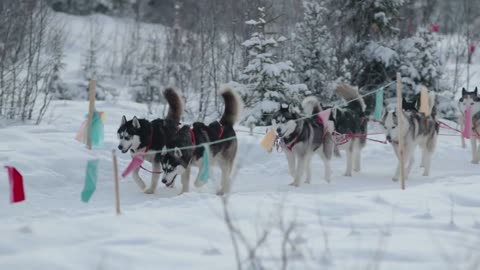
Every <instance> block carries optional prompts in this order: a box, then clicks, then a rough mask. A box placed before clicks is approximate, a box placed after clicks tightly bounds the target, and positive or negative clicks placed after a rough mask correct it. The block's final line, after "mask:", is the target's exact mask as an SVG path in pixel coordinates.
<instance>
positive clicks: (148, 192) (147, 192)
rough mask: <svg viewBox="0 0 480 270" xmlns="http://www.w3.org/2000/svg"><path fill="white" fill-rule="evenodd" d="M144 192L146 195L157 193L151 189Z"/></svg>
mask: <svg viewBox="0 0 480 270" xmlns="http://www.w3.org/2000/svg"><path fill="white" fill-rule="evenodd" d="M143 192H144V193H145V194H153V193H155V189H153V188H151V187H149V188H146V189H145V190H143Z"/></svg>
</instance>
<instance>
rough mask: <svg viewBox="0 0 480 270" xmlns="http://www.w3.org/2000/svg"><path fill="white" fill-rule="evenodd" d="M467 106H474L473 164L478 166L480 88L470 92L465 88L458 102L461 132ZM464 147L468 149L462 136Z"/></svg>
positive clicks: (479, 154) (479, 158)
mask: <svg viewBox="0 0 480 270" xmlns="http://www.w3.org/2000/svg"><path fill="white" fill-rule="evenodd" d="M467 106H472V128H473V133H472V137H471V138H470V143H471V145H472V163H473V164H478V163H479V162H480V147H478V145H477V141H478V138H477V137H478V134H480V96H478V88H477V87H475V90H474V91H472V92H468V91H467V90H466V89H465V88H463V89H462V96H461V97H460V100H459V101H458V107H459V110H460V116H459V118H458V122H459V123H460V127H461V130H463V129H464V125H465V124H464V121H465V110H466V108H467ZM462 147H464V148H465V147H466V145H465V138H464V137H463V136H462Z"/></svg>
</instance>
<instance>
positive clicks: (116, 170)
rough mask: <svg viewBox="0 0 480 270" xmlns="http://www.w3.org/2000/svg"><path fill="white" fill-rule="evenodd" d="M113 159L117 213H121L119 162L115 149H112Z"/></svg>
mask: <svg viewBox="0 0 480 270" xmlns="http://www.w3.org/2000/svg"><path fill="white" fill-rule="evenodd" d="M112 160H113V181H114V183H115V209H116V211H117V215H120V214H121V212H120V188H119V184H118V164H117V155H116V152H115V149H114V150H112Z"/></svg>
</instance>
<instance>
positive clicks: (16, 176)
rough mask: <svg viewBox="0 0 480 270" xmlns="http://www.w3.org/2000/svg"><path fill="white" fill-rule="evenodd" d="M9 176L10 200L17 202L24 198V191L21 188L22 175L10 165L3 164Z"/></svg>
mask: <svg viewBox="0 0 480 270" xmlns="http://www.w3.org/2000/svg"><path fill="white" fill-rule="evenodd" d="M5 168H6V169H7V170H8V177H9V178H10V202H11V203H18V202H21V201H24V200H25V191H24V190H23V176H22V175H21V174H20V173H19V172H18V171H17V169H15V167H12V166H5Z"/></svg>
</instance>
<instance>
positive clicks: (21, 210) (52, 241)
mask: <svg viewBox="0 0 480 270" xmlns="http://www.w3.org/2000/svg"><path fill="white" fill-rule="evenodd" d="M87 107H88V106H87V103H86V102H73V101H72V102H66V103H65V102H55V103H54V104H53V106H52V107H51V109H50V113H49V114H48V117H47V119H46V121H45V123H44V124H42V125H40V126H23V125H22V126H12V127H7V128H3V129H0V136H1V138H2V143H1V144H0V160H1V162H2V164H8V165H14V166H16V167H17V168H18V169H19V170H20V171H21V173H22V174H23V176H24V179H25V188H26V196H27V200H26V201H25V202H23V203H19V204H16V205H10V204H9V203H8V200H9V194H8V190H9V187H8V181H6V179H7V174H6V172H2V178H3V179H4V181H0V205H2V207H0V235H2V240H1V241H0V269H32V268H36V269H173V268H175V269H234V267H235V261H234V254H233V249H232V245H231V244H230V238H229V234H228V232H227V230H226V226H225V224H224V223H223V222H222V215H221V213H222V212H221V202H220V199H219V198H218V197H217V196H215V195H214V194H215V190H216V188H218V186H219V182H218V181H219V173H218V172H216V173H215V174H214V175H213V177H212V179H211V181H210V182H209V184H207V185H206V186H205V187H203V188H201V189H195V188H194V187H192V192H191V193H188V194H184V195H181V196H177V193H178V192H179V186H178V185H177V187H176V189H166V188H164V187H159V189H158V191H157V193H156V194H154V195H146V194H143V193H141V192H140V191H139V189H138V188H137V186H136V185H135V183H134V182H133V181H132V179H131V178H127V179H125V180H122V181H121V205H122V211H123V214H122V215H121V216H118V217H117V216H115V213H114V203H113V180H112V162H111V152H110V150H111V149H113V148H115V147H116V145H117V139H116V134H115V133H116V129H117V125H118V123H119V121H120V118H121V116H122V114H124V113H125V114H126V115H127V117H131V116H133V115H134V114H136V115H140V116H142V115H144V114H145V108H144V107H143V106H141V105H137V104H134V103H129V102H119V103H116V104H113V103H105V102H103V103H102V102H100V103H98V106H97V107H98V109H99V110H101V111H105V112H106V114H107V120H106V126H105V138H106V146H105V148H104V149H98V150H95V151H92V152H90V151H88V150H86V149H85V147H84V146H83V145H81V144H79V143H78V142H76V141H75V140H74V139H73V138H74V136H75V133H76V131H77V129H78V127H79V125H80V122H81V120H82V118H83V116H84V114H85V112H86V110H87ZM239 129H240V130H244V129H242V128H239ZM442 133H444V132H442ZM260 140H261V135H256V136H253V137H250V136H248V135H247V134H246V133H243V132H241V133H239V141H240V152H239V169H238V171H237V173H236V175H235V179H234V181H235V184H234V187H233V194H232V197H231V203H232V205H231V206H232V213H233V215H234V217H235V220H236V223H237V224H239V225H240V226H241V227H242V229H243V230H245V233H246V234H247V235H248V237H250V238H251V240H252V241H253V240H254V239H255V235H256V234H255V232H258V230H260V229H261V228H264V227H265V226H267V225H265V224H270V223H271V222H272V220H269V218H272V219H275V216H276V214H275V213H277V211H279V210H278V207H279V205H281V204H283V205H284V208H285V210H284V212H283V214H284V219H285V220H287V221H288V220H296V221H297V222H298V223H300V224H301V226H300V227H299V230H298V231H297V236H296V239H297V241H298V242H299V245H300V246H301V247H302V250H303V252H302V253H304V254H305V256H304V257H303V258H299V257H296V258H292V259H291V260H292V262H295V263H296V264H297V267H296V268H295V269H318V268H319V267H320V266H322V267H325V268H331V269H367V268H369V267H372V265H373V266H374V265H377V264H379V267H380V269H406V268H407V267H408V268H411V269H452V267H454V266H455V267H458V269H478V268H477V267H478V265H475V266H474V264H473V263H474V262H475V261H477V260H478V259H480V254H478V250H476V248H475V247H478V243H479V241H480V238H479V237H478V235H479V233H480V216H479V215H480V198H479V197H478V193H479V191H480V182H479V181H478V179H479V176H480V167H479V165H473V164H471V163H470V153H469V150H468V149H461V148H460V143H459V138H458V137H447V136H445V137H441V138H440V142H439V146H438V149H437V151H436V153H435V155H434V158H433V165H432V166H433V169H432V175H431V176H430V177H422V176H420V175H421V171H420V168H418V167H416V168H415V169H414V171H413V172H412V177H411V179H409V180H408V181H407V189H406V190H405V191H402V190H400V186H399V183H394V182H392V181H391V180H390V179H391V176H392V173H393V169H394V167H395V158H394V155H393V152H392V150H391V148H390V146H389V145H383V144H379V143H369V144H368V145H367V147H366V148H365V152H364V155H363V159H362V161H363V171H362V172H361V173H359V174H356V175H354V177H352V178H349V177H344V176H342V173H343V170H344V158H341V159H335V161H334V166H333V167H334V180H333V182H332V183H331V184H327V183H325V182H324V181H323V179H322V175H323V169H322V168H323V165H322V163H321V161H320V159H319V158H315V159H314V166H312V167H313V175H314V178H313V181H312V184H310V185H302V186H301V187H300V188H294V187H291V186H289V185H288V184H289V182H290V181H291V179H290V178H289V176H288V175H287V167H286V159H285V157H284V155H283V154H282V153H276V152H274V153H272V154H268V153H266V152H264V150H263V149H261V148H260V147H259V145H258V144H259V142H260ZM92 158H98V159H100V165H99V168H100V171H99V182H98V184H97V191H96V192H95V193H94V195H93V197H92V199H91V201H90V203H88V204H85V203H82V202H81V201H80V192H81V191H82V188H83V181H84V177H85V175H84V174H85V166H86V161H87V160H88V159H92ZM417 160H418V159H417ZM128 162H129V158H128V156H121V158H120V170H122V169H123V168H125V167H126V165H127V164H128ZM148 176H149V175H148V174H144V177H145V178H147V177H148ZM148 181H149V180H148ZM148 181H147V182H148ZM269 222H270V223H269ZM268 226H271V224H270V225H268ZM279 239H280V236H279V235H278V234H273V235H272V238H271V239H270V242H269V243H270V245H269V248H268V250H267V251H263V252H261V255H262V256H263V257H264V258H267V260H266V261H267V265H268V264H271V265H270V266H272V268H271V269H277V268H276V267H275V265H276V263H275V262H274V260H271V258H272V257H278V254H279V253H278V252H279V244H278V243H277V242H278V241H279ZM326 242H328V245H327V246H326V245H325V243H326ZM307 251H308V252H307Z"/></svg>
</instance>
